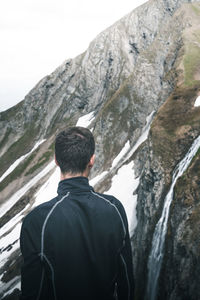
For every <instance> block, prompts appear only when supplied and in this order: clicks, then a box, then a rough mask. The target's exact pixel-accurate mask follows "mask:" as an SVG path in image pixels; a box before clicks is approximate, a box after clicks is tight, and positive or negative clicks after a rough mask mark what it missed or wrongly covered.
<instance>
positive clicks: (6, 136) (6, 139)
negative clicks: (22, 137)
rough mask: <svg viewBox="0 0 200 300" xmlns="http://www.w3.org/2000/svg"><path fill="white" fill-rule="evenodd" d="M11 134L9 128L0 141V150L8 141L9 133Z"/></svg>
mask: <svg viewBox="0 0 200 300" xmlns="http://www.w3.org/2000/svg"><path fill="white" fill-rule="evenodd" d="M11 132H12V129H11V128H7V130H6V133H5V135H4V137H3V139H2V141H1V142H0V148H2V147H3V146H4V145H5V144H6V143H7V141H8V137H9V135H10V133H11Z"/></svg>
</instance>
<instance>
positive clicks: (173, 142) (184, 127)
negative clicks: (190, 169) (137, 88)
mask: <svg viewBox="0 0 200 300" xmlns="http://www.w3.org/2000/svg"><path fill="white" fill-rule="evenodd" d="M198 90H199V87H198V86H194V87H192V88H186V87H184V86H181V87H177V88H176V89H175V91H174V93H173V94H172V95H171V96H170V97H169V98H168V99H167V101H166V102H165V103H164V104H163V105H162V106H161V108H160V110H159V111H158V114H157V115H156V118H155V119H154V121H153V123H152V127H151V136H152V140H153V148H154V153H155V154H156V156H158V157H160V161H162V164H163V167H164V169H166V170H172V169H173V168H174V167H175V165H176V164H177V161H179V159H180V157H182V155H183V154H184V153H185V151H186V150H187V149H188V147H189V146H190V144H191V132H194V131H197V132H199V131H200V122H199V119H200V110H199V109H198V108H196V109H194V107H193V103H194V100H195V98H196V97H197V92H198Z"/></svg>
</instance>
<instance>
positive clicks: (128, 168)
mask: <svg viewBox="0 0 200 300" xmlns="http://www.w3.org/2000/svg"><path fill="white" fill-rule="evenodd" d="M133 166H134V162H133V161H132V162H130V163H129V164H128V165H124V166H122V167H121V168H120V169H119V170H118V172H117V174H116V175H115V176H114V177H113V178H112V184H111V188H110V189H109V190H108V191H106V192H105V194H111V195H113V196H114V197H116V198H117V199H119V200H120V202H121V203H122V205H123V206H124V209H125V211H126V215H127V219H128V224H129V232H130V235H132V233H133V231H134V229H135V227H136V225H137V217H136V205H137V195H133V193H134V191H135V190H136V188H137V187H138V184H139V178H135V172H134V170H133Z"/></svg>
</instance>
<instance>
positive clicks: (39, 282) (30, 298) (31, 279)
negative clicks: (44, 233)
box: [20, 222, 47, 300]
mask: <svg viewBox="0 0 200 300" xmlns="http://www.w3.org/2000/svg"><path fill="white" fill-rule="evenodd" d="M37 242H39V237H38V236H37V235H36V231H35V230H34V228H32V227H31V224H30V222H24V223H23V225H22V229H21V235H20V248H21V252H22V256H23V266H22V269H21V298H20V299H21V300H40V299H44V294H45V290H47V289H46V284H47V283H46V278H45V272H44V268H43V265H42V262H41V259H40V256H39V251H38V248H39V247H38V244H37ZM42 297H43V298H42Z"/></svg>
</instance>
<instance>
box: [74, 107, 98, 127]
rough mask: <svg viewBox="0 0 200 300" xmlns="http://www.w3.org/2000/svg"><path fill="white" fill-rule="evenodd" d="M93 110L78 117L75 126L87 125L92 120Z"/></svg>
mask: <svg viewBox="0 0 200 300" xmlns="http://www.w3.org/2000/svg"><path fill="white" fill-rule="evenodd" d="M94 118H95V117H94V111H92V112H90V113H89V114H87V115H84V116H82V117H80V118H79V119H78V122H77V123H76V126H81V127H88V126H89V125H90V124H91V123H92V121H93V120H94Z"/></svg>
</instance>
